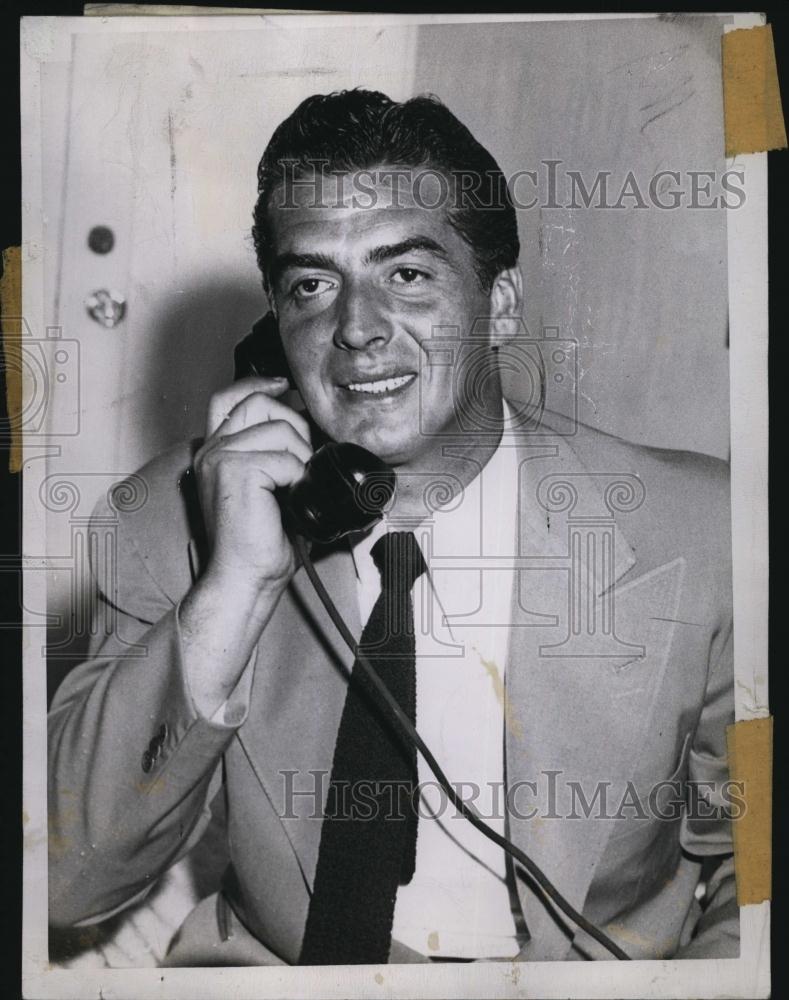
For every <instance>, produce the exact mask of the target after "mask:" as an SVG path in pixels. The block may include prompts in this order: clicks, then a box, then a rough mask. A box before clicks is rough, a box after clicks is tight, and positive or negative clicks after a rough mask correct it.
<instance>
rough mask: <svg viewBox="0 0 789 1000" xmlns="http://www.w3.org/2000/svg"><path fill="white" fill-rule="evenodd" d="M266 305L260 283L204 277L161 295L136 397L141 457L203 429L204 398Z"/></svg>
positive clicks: (225, 379)
mask: <svg viewBox="0 0 789 1000" xmlns="http://www.w3.org/2000/svg"><path fill="white" fill-rule="evenodd" d="M267 309H268V306H267V303H266V298H265V295H264V293H263V291H262V289H261V288H256V287H255V286H254V285H250V284H249V283H248V282H247V283H243V284H242V283H241V282H237V283H231V282H229V281H216V280H215V281H204V282H200V283H197V284H194V285H192V286H191V287H187V288H185V289H184V290H183V292H182V293H180V292H179V293H178V294H176V295H174V296H172V298H170V299H169V301H167V302H166V303H165V304H164V306H163V308H162V311H161V314H160V316H159V318H158V321H157V322H156V324H155V326H154V328H153V329H152V330H151V333H150V344H151V347H150V349H149V354H148V365H149V368H150V371H149V377H148V378H146V379H145V380H144V385H143V388H142V391H141V394H140V398H139V412H140V413H141V414H143V415H144V419H143V421H142V426H141V427H140V438H139V440H138V446H139V449H140V451H141V453H142V454H144V455H145V456H146V457H151V458H152V457H153V456H154V455H156V454H158V453H159V452H161V451H163V450H164V449H165V448H168V447H170V446H171V445H174V444H176V443H178V442H179V441H183V440H186V439H189V438H193V437H200V436H202V434H203V432H204V422H205V414H206V408H207V406H208V400H209V397H210V396H211V394H212V393H214V392H216V391H217V390H218V389H221V388H222V387H223V386H226V385H228V384H230V382H232V380H233V348H234V347H235V345H236V344H237V343H238V341H239V340H241V339H242V338H243V337H245V336H246V334H247V333H249V330H250V328H251V326H252V324H253V323H254V322H255V321H256V320H257V319H258V318H259V317H260V316H261V315H262V314H263V313H264V312H266V311H267Z"/></svg>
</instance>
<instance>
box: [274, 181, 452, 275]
mask: <svg viewBox="0 0 789 1000" xmlns="http://www.w3.org/2000/svg"><path fill="white" fill-rule="evenodd" d="M448 202H449V195H448V184H447V182H446V181H445V180H444V179H443V177H442V175H440V174H438V173H437V172H436V171H435V170H427V169H425V168H422V167H414V168H406V167H373V168H370V169H369V170H356V171H348V172H344V173H333V174H329V175H326V174H317V175H315V176H309V177H299V178H297V180H296V183H295V184H293V183H289V184H288V185H287V186H286V185H280V186H279V187H277V188H275V190H274V191H273V192H272V194H271V196H270V198H269V206H268V211H267V215H268V220H269V224H270V228H271V235H272V238H273V242H274V250H275V252H277V253H283V252H287V251H291V250H294V249H296V248H298V249H303V248H304V246H305V245H309V248H310V249H313V250H317V249H321V248H324V247H325V246H327V245H331V246H332V247H333V248H335V249H336V248H337V247H338V245H339V246H342V245H354V246H357V245H358V247H359V248H360V249H361V248H366V247H367V246H368V245H372V244H374V243H377V242H379V241H380V240H381V239H382V238H384V236H385V237H386V239H387V240H393V239H402V238H404V237H407V236H408V235H409V234H413V233H417V232H418V233H423V234H428V235H430V236H433V237H434V238H436V239H437V240H438V241H439V242H440V243H441V244H442V246H444V247H445V249H446V250H447V251H448V252H449V253H450V254H453V255H454V256H461V257H466V258H469V259H470V250H469V247H468V244H467V243H466V242H465V240H464V239H463V238H462V237H461V236H460V235H459V234H458V233H457V231H456V230H455V228H454V227H453V226H452V225H451V224H450V221H449V214H448Z"/></svg>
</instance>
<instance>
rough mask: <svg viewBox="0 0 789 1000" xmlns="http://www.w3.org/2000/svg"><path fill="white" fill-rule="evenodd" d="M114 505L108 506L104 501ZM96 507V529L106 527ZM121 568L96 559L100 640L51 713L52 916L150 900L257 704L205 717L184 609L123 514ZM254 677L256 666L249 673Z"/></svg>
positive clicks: (182, 849)
mask: <svg viewBox="0 0 789 1000" xmlns="http://www.w3.org/2000/svg"><path fill="white" fill-rule="evenodd" d="M104 510H106V507H105V508H104ZM101 514H102V511H101V508H97V510H96V512H94V517H93V520H92V522H91V529H90V530H91V532H100V531H102V530H107V529H106V527H105V525H106V519H104V520H102V516H101ZM112 530H115V531H116V545H117V559H116V561H115V564H116V565H117V567H118V570H117V573H112V572H111V570H107V568H106V567H104V566H102V567H98V566H96V565H93V567H92V568H93V573H94V577H95V578H96V584H97V589H98V601H99V604H98V610H100V611H104V612H106V614H105V615H94V628H95V627H97V625H98V624H99V622H100V619H101V618H104V619H105V621H108V623H109V624H108V626H107V627H106V629H105V630H104V633H103V634H102V635H98V636H96V637H95V638H94V639H93V640H92V642H91V647H90V650H89V656H88V659H87V660H86V661H85V662H84V663H82V664H81V665H79V666H78V667H76V668H75V669H74V670H73V671H72V672H71V673H70V674H69V675H68V676H67V677H66V678H65V680H64V681H63V683H62V684H61V686H60V688H59V689H58V691H57V693H56V696H55V698H54V700H53V704H52V707H51V710H50V714H49V719H48V791H49V896H50V922H51V923H52V924H53V925H56V926H69V925H74V924H76V923H91V922H95V921H97V920H101V919H104V918H105V917H108V916H110V915H112V914H113V913H115V912H116V911H118V910H120V909H123V908H124V907H125V906H127V905H129V904H130V903H132V902H136V901H137V900H139V899H141V898H142V897H143V896H144V895H145V894H146V892H147V891H148V890H149V889H150V888H151V887H152V886H153V884H154V883H155V881H156V878H157V877H158V876H159V875H161V874H162V873H163V872H164V871H165V870H166V869H167V868H169V867H170V866H171V865H172V864H174V863H175V862H176V861H177V860H178V859H179V858H180V857H182V856H183V855H184V854H186V853H187V851H188V850H189V849H190V848H191V847H192V846H193V845H194V844H195V843H196V842H197V840H198V839H199V837H200V836H201V834H202V832H203V830H204V829H205V827H206V825H207V823H208V821H209V819H210V810H209V804H210V801H211V798H212V797H213V793H214V791H215V790H216V789H217V788H218V783H219V782H220V781H221V758H222V753H223V751H224V749H225V748H226V746H227V745H228V743H229V742H230V740H231V739H232V738H233V735H234V733H235V731H236V729H237V728H238V727H239V726H240V725H241V724H242V723H243V722H244V721H245V718H246V714H247V711H248V684H247V685H245V692H244V696H243V697H242V699H241V703H240V704H237V705H235V706H234V710H233V712H227V713H225V714H224V715H223V716H220V719H217V717H216V716H214V717H212V719H210V720H208V719H205V718H203V717H201V716H200V715H199V714H198V713H197V711H196V710H195V707H194V705H193V702H192V699H191V697H190V694H189V690H188V686H187V683H186V678H185V674H184V670H183V664H182V659H181V644H180V637H179V629H178V618H177V606H176V605H175V604H174V603H173V601H172V600H171V599H170V598H169V597H167V595H166V594H165V593H164V591H163V590H162V589H160V588H159V587H158V585H157V584H156V581H155V580H154V578H153V576H152V575H151V573H150V572H149V570H148V568H147V567H146V564H145V562H144V560H143V559H142V557H141V556H140V553H139V551H138V550H137V547H136V546H135V544H134V541H133V538H132V537H130V533H129V532H128V530H127V529H125V526H124V523H123V522H122V521H121V523H120V524H119V525H116V526H115V527H114V528H113V529H112ZM245 673H248V672H245ZM220 720H221V721H220Z"/></svg>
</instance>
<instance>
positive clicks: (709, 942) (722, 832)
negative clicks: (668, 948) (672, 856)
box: [674, 624, 740, 958]
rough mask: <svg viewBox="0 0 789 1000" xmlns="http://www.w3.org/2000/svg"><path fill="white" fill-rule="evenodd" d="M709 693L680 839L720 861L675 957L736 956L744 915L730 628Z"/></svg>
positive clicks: (715, 660)
mask: <svg viewBox="0 0 789 1000" xmlns="http://www.w3.org/2000/svg"><path fill="white" fill-rule="evenodd" d="M711 659H712V666H711V669H710V674H709V679H708V683H707V694H706V698H705V702H704V707H703V709H702V712H701V716H700V718H699V723H698V726H697V727H696V734H695V738H694V740H693V745H692V747H691V751H690V763H689V774H688V777H689V780H690V788H691V798H690V803H691V805H692V806H693V803H694V800H695V807H692V808H690V809H689V813H688V814H686V816H685V817H684V818H683V821H682V831H681V834H680V840H681V844H682V847H683V848H684V849H685V850H686V851H687V852H688V853H690V854H692V855H694V856H696V857H701V858H704V859H710V860H713V859H719V864H718V866H717V868H715V869H714V871H713V872H712V874H711V875H710V877H709V878H708V880H707V883H706V886H705V892H704V898H703V900H702V906H703V910H702V914H701V916H700V917H699V919H698V921H697V923H696V926H695V928H694V930H693V936H692V938H691V940H690V942H689V943H688V944H686V945H685V946H684V947H683V948H681V949H680V950H679V951H678V952H677V954H676V955H675V956H674V957H675V958H736V957H737V956H738V955H739V948H740V944H739V942H740V911H739V907H738V906H737V893H736V886H735V876H734V858H733V854H732V852H733V846H732V835H731V821H730V819H729V818H728V814H729V812H730V811H731V804H732V803H731V801H730V798H729V794H728V790H727V789H728V785H727V782H728V777H729V774H728V757H727V749H726V727H727V726H728V725H729V724H731V723H732V722H734V662H733V650H732V630H731V624H729V627H728V629H726V630H725V631H723V632H722V634H721V635H719V637H718V639H717V649H715V648H714V647H713V657H712V658H711Z"/></svg>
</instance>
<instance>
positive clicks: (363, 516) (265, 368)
mask: <svg viewBox="0 0 789 1000" xmlns="http://www.w3.org/2000/svg"><path fill="white" fill-rule="evenodd" d="M234 361H235V378H236V380H238V379H240V378H245V377H246V376H248V375H264V376H266V375H267V376H276V375H279V376H284V377H285V378H287V379H288V382H289V384H290V386H291V388H295V384H294V382H293V377H292V375H291V372H290V368H289V367H288V362H287V358H286V357H285V351H284V349H283V347H282V341H281V339H280V336H279V329H278V326H277V319H276V317H275V316H274V313H271V312H270V313H267V314H266V315H265V316H263V317H262V319H259V320H258V321H257V323H255V325H254V326H253V327H252V330H251V332H250V333H248V334H247V336H246V337H244V339H243V340H242V341H240V342H239V343H238V344H237V345H236V349H235V352H234ZM308 417H309V415H308ZM309 423H310V428H311V430H312V438H313V445H314V444H317V443H319V442H322V443H320V447H318V448H317V449H316V451H315V452H314V454H313V456H312V458H311V459H310V461H309V462H308V463H307V466H306V469H305V472H304V476H303V478H302V479H300V480H299V481H298V482H297V483H294V484H293V485H292V486H290V487H288V488H287V489H284V490H279V491H278V493H277V497H278V499H279V502H280V506H281V508H282V517H283V521H284V523H285V527H286V528H287V529H288V530H289V531H292V532H295V533H296V534H299V535H301V536H302V537H304V538H306V539H308V540H309V541H311V542H317V543H320V544H325V545H328V544H329V543H331V542H336V541H337V540H338V539H340V538H342V537H343V536H344V535H348V534H350V533H351V532H352V531H364V530H365V529H367V528H371V527H372V526H373V525H374V524H375V523H376V521H378V520H380V518H381V516H382V514H383V512H384V510H385V508H386V505H387V504H388V503H389V502H390V500H391V499H392V496H393V495H394V489H395V474H394V472H393V471H392V469H390V468H389V466H388V465H387V464H386V463H385V462H383V461H382V460H381V459H380V458H377V457H376V456H375V455H373V454H372V452H369V451H367V449H365V448H362V447H360V446H359V445H356V444H349V443H339V444H338V443H337V442H334V441H330V440H328V439H327V438H326V436H325V435H324V434H323V433H322V432H321V430H320V428H318V427H317V425H316V424H315V423H314V421H312V420H309Z"/></svg>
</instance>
